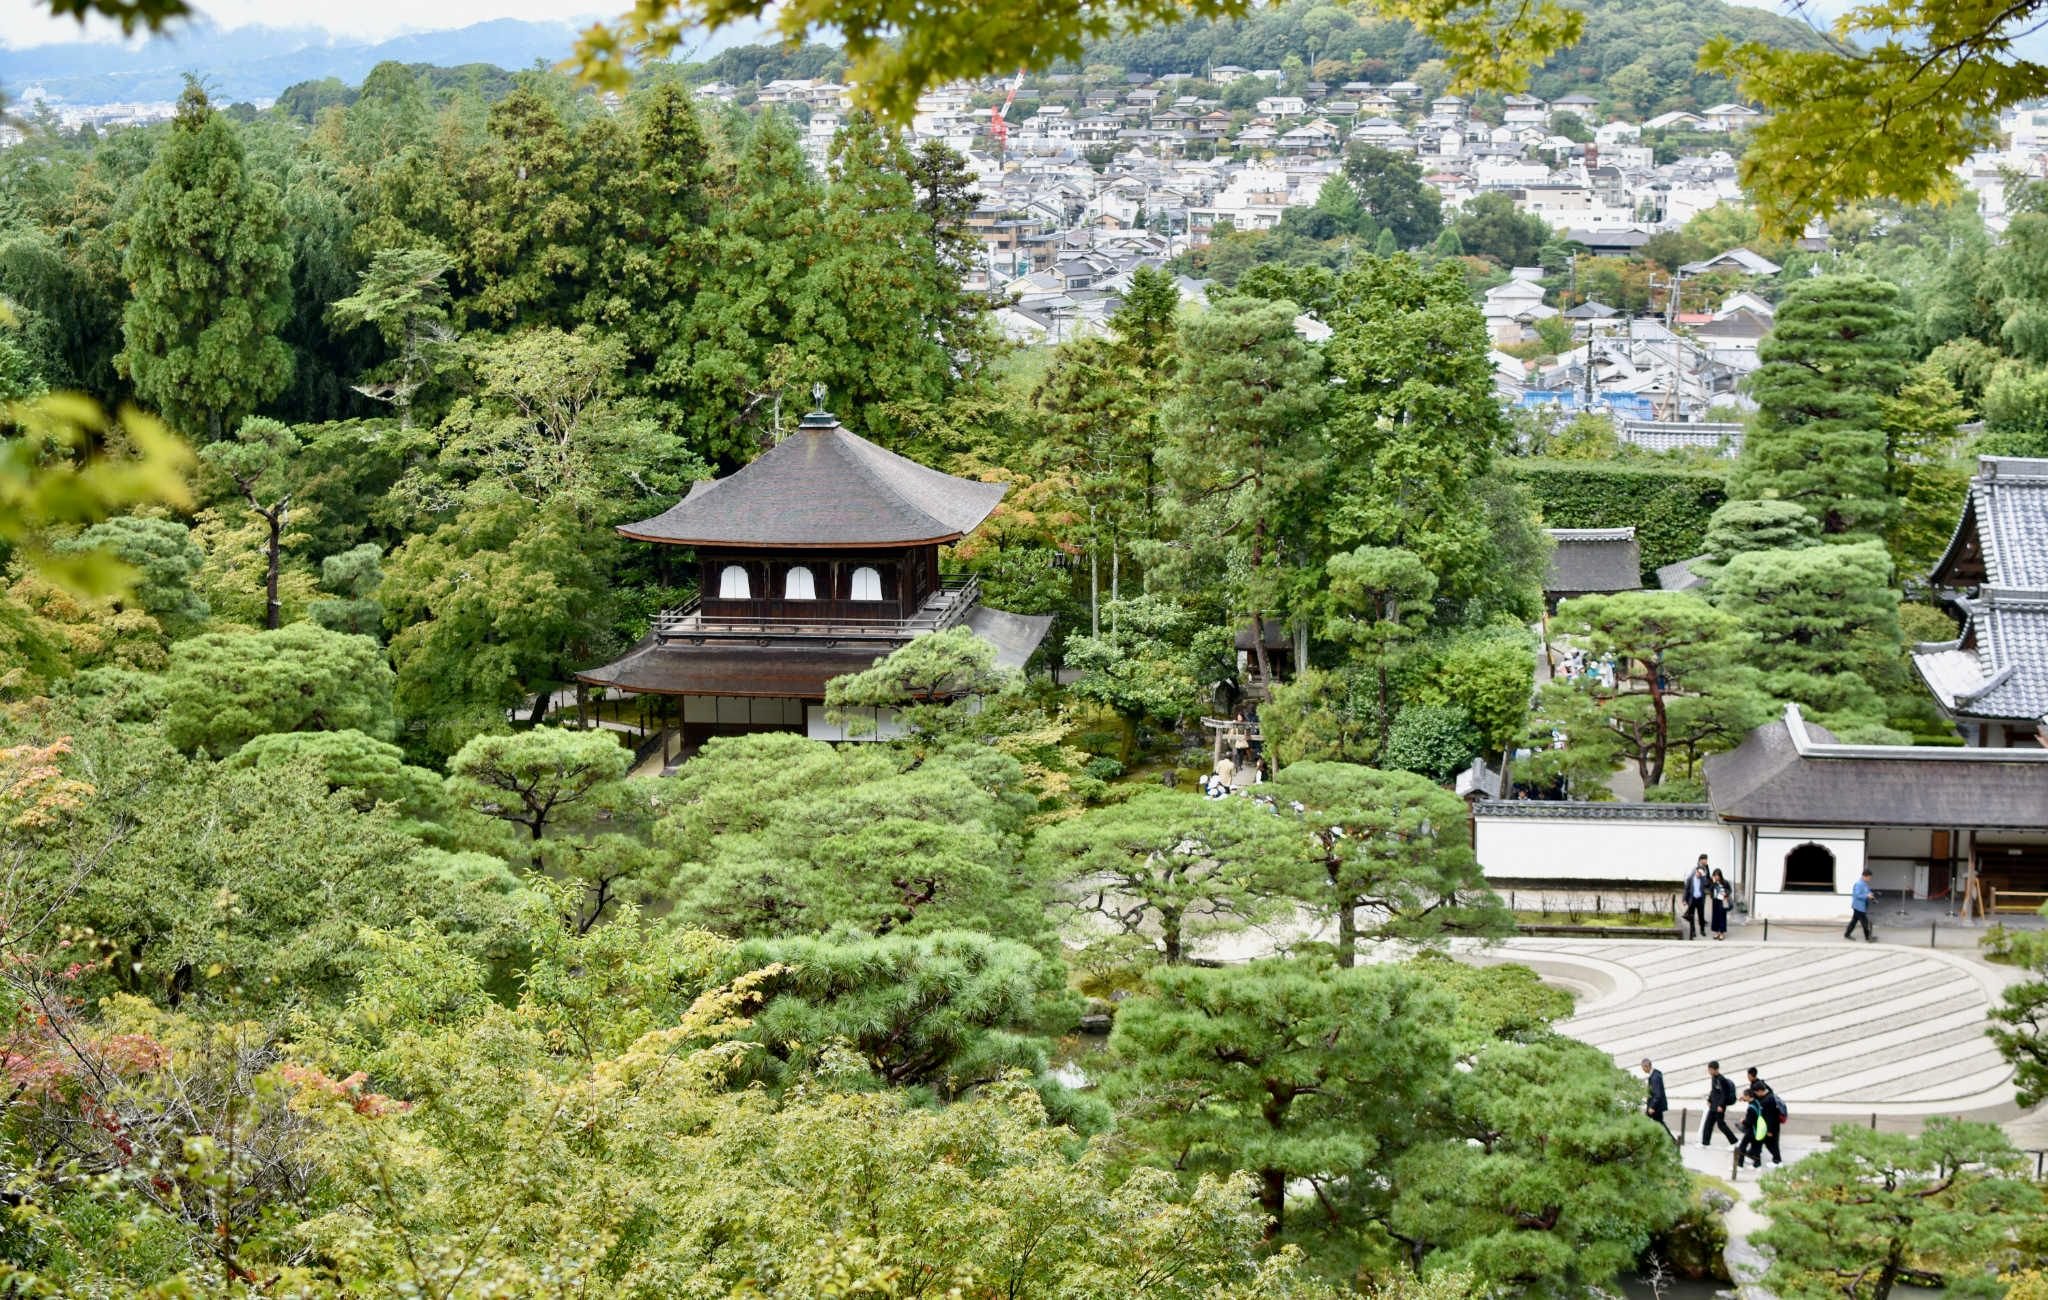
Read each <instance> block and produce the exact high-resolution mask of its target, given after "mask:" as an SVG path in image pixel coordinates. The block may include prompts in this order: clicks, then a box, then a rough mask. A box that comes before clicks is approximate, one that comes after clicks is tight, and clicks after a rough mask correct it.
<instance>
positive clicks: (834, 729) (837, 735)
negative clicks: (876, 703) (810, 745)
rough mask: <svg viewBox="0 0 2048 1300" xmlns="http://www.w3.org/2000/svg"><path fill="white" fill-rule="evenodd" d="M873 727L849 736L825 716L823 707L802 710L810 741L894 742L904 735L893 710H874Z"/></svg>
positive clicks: (809, 707) (845, 730) (805, 729)
mask: <svg viewBox="0 0 2048 1300" xmlns="http://www.w3.org/2000/svg"><path fill="white" fill-rule="evenodd" d="M875 719H876V721H875V725H874V726H872V727H870V728H868V729H867V730H865V731H862V732H859V733H857V734H853V735H849V734H848V733H847V729H846V728H845V727H843V726H841V725H839V724H838V723H836V722H833V721H832V720H831V719H830V718H828V717H826V716H825V706H824V705H822V704H812V705H808V706H806V707H805V710H804V734H805V735H806V736H809V737H810V738H811V739H812V740H831V741H842V740H894V739H896V737H898V736H901V735H904V734H906V733H905V731H904V728H903V724H902V723H900V722H898V721H897V720H896V711H895V710H894V709H877V710H875Z"/></svg>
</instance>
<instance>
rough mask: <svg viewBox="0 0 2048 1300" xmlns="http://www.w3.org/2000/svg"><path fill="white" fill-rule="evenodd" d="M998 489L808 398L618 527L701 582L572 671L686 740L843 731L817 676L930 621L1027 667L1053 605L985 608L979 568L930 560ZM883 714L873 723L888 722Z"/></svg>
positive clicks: (839, 671) (991, 504)
mask: <svg viewBox="0 0 2048 1300" xmlns="http://www.w3.org/2000/svg"><path fill="white" fill-rule="evenodd" d="M1005 491H1006V488H1005V487H1004V485H1002V484H1000V483H978V482H975V481H973V480H971V479H963V478H955V477H953V476H952V475H950V474H942V473H940V472H939V471H937V470H934V469H930V468H927V467H926V466H923V465H920V464H918V463H917V462H916V461H913V460H909V459H907V458H905V457H902V456H899V455H897V454H895V453H894V452H891V451H887V450H884V449H883V448H881V447H877V446H876V445H875V444H873V443H871V442H869V441H867V440H866V439H865V438H862V437H859V436H858V435H856V434H853V433H850V432H848V431H847V430H846V429H845V428H844V427H843V426H841V425H840V423H839V421H838V420H837V419H835V418H834V417H833V416H831V415H829V414H827V413H825V412H822V411H814V412H812V413H811V414H809V415H806V416H805V417H804V418H803V420H802V422H801V423H800V424H799V425H798V426H797V428H796V430H795V431H794V432H793V433H791V434H790V435H789V436H788V437H786V438H784V439H782V440H781V441H780V442H777V443H776V444H775V445H774V446H772V447H770V448H769V449H768V450H767V451H765V452H763V453H761V455H760V456H759V457H757V458H755V459H754V460H753V461H752V462H751V463H749V464H748V465H746V466H745V467H744V468H742V469H740V470H738V471H736V472H735V473H732V474H729V475H727V476H726V477H724V478H721V479H710V480H705V481H702V482H699V483H696V484H694V485H693V486H692V487H691V489H690V493H689V495H688V496H686V497H684V498H683V499H682V500H681V501H679V502H677V503H676V504H675V505H673V506H671V507H669V509H667V510H665V511H663V512H662V513H661V514H659V515H656V516H655V517H654V518H652V519H643V520H641V521H640V522H638V523H633V524H626V525H624V526H623V527H621V528H620V529H619V531H620V532H621V533H622V534H624V535H625V536H627V537H632V538H636V539H639V540H641V541H646V542H652V543H654V544H656V545H661V546H674V547H681V548H688V549H689V550H690V551H692V552H693V553H694V555H695V557H696V560H695V563H696V570H697V580H698V595H697V597H696V598H695V599H693V600H691V601H689V602H688V603H686V604H684V605H681V606H679V607H676V608H673V609H667V610H663V611H662V612H661V613H660V614H659V615H658V616H657V617H656V618H655V620H654V626H653V627H652V628H651V629H650V630H649V632H648V635H647V637H646V639H645V640H643V641H641V642H640V643H639V644H638V645H636V646H634V647H633V648H632V650H630V651H628V652H627V654H626V655H625V656H624V657H623V658H621V659H619V660H618V661H617V662H615V663H609V664H606V665H604V666H603V667H601V668H592V669H589V670H588V671H586V672H582V673H579V674H577V677H578V680H579V681H581V682H583V683H584V684H586V685H588V686H592V687H598V688H603V689H615V690H618V691H622V692H625V693H627V694H629V695H638V696H646V697H650V701H651V703H652V705H653V710H652V713H653V717H654V718H655V719H656V721H657V724H658V725H660V726H661V727H662V728H663V730H664V733H665V734H667V735H669V736H670V738H672V739H673V740H674V741H676V742H677V743H678V746H679V748H680V750H681V751H683V752H687V751H689V750H691V749H693V748H694V747H695V746H697V745H700V744H702V743H703V742H704V741H705V740H706V739H709V738H710V737H712V736H720V735H737V734H742V733H746V732H753V731H793V732H799V733H802V734H806V735H810V736H813V737H816V738H818V739H822V740H842V739H849V737H848V736H847V735H846V734H845V732H844V731H843V730H842V729H841V728H839V727H837V726H835V725H833V724H832V723H831V722H830V721H828V720H827V719H826V717H825V715H824V707H823V706H824V700H825V683H826V682H828V681H830V680H831V679H832V678H834V677H838V676H842V675H844V674H847V673H854V672H859V671H860V670H862V669H864V668H867V667H869V666H870V665H872V664H873V663H874V662H875V661H876V660H878V659H880V658H882V657H883V656H885V655H887V654H888V653H889V652H890V651H892V650H894V649H896V648H897V647H899V646H901V645H904V644H906V643H907V642H909V641H910V639H911V638H912V637H916V636H921V635H923V634H925V633H928V632H937V631H941V630H943V629H946V628H950V627H957V626H966V627H968V628H970V629H972V630H973V632H974V633H975V635H977V636H979V637H981V638H983V639H984V640H986V641H988V642H990V643H991V644H992V645H994V646H995V649H996V662H997V663H998V664H999V665H1000V666H1003V667H1010V668H1021V667H1023V665H1024V663H1025V661H1026V660H1027V659H1029V658H1030V657H1031V653H1032V651H1034V650H1036V649H1037V648H1038V643H1039V642H1040V641H1041V640H1043V639H1044V637H1045V633H1046V628H1047V627H1048V626H1049V625H1050V624H1051V622H1052V620H1051V618H1050V617H1049V616H1048V617H1026V616H1022V615H1017V614H1009V613H1005V612H1004V611H1002V610H997V609H990V608H988V607H986V606H984V605H982V604H981V603H980V592H979V588H978V585H977V583H976V581H975V579H973V578H971V577H952V576H948V575H945V574H942V573H941V572H940V569H939V548H940V547H941V546H944V545H946V544H948V543H951V542H956V541H959V540H960V539H961V538H963V537H965V536H967V535H968V534H969V533H971V532H973V531H974V530H975V528H977V527H979V526H980V524H981V522H982V520H984V519H986V518H987V517H988V515H989V512H990V511H991V510H994V509H995V507H996V503H997V502H998V501H1000V500H1002V497H1003V493H1004V492H1005ZM880 721H881V723H882V725H881V726H879V727H878V728H877V729H876V730H875V731H874V732H871V733H869V734H871V735H887V734H890V730H891V729H890V727H889V726H888V724H887V720H886V719H882V720H880ZM667 752H668V751H667V746H666V745H664V753H667Z"/></svg>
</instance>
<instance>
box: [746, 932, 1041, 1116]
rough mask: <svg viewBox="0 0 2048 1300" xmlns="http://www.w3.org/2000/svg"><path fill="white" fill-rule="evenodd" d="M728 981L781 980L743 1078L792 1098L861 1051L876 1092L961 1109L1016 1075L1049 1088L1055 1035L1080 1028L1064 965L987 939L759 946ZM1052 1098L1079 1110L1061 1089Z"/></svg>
mask: <svg viewBox="0 0 2048 1300" xmlns="http://www.w3.org/2000/svg"><path fill="white" fill-rule="evenodd" d="M725 971H726V972H727V973H728V974H729V975H731V976H734V977H737V976H738V975H742V974H744V973H746V972H748V971H765V972H772V973H770V974H767V975H765V976H764V977H763V978H762V979H761V980H760V981H759V982H758V983H757V984H756V985H755V989H756V996H757V997H758V998H759V1000H760V1009H759V1010H758V1011H756V1012H754V1014H753V1015H752V1016H751V1017H750V1021H751V1023H750V1024H749V1025H748V1026H747V1028H746V1030H745V1032H744V1034H743V1035H742V1037H743V1038H744V1039H745V1040H746V1041H749V1042H754V1043H759V1044H760V1045H761V1047H762V1049H763V1050H762V1051H761V1052H759V1053H756V1054H754V1055H753V1056H751V1057H749V1058H748V1059H746V1060H744V1061H742V1062H741V1070H742V1073H741V1074H740V1075H739V1076H738V1078H739V1079H740V1080H744V1079H747V1078H752V1077H759V1078H764V1079H766V1080H768V1081H769V1082H771V1083H774V1084H778V1085H783V1086H787V1085H789V1084H793V1083H798V1082H801V1081H802V1080H804V1079H805V1078H806V1077H807V1076H808V1075H809V1074H810V1073H811V1072H812V1071H813V1070H815V1069H818V1068H821V1067H823V1066H825V1065H827V1064H828V1058H829V1057H830V1056H831V1055H833V1054H836V1053H837V1052H839V1051H841V1050H843V1049H844V1048H851V1049H852V1050H853V1051H855V1052H857V1053H859V1054H860V1056H861V1057H862V1058H863V1059H864V1060H865V1061H866V1062H867V1067H868V1070H869V1071H870V1073H871V1076H872V1077H871V1080H870V1082H871V1083H872V1085H873V1086H875V1087H877V1088H912V1089H917V1090H920V1091H928V1092H929V1093H930V1094H931V1095H933V1096H935V1097H938V1098H940V1099H942V1100H945V1101H958V1100H959V1099H960V1098H962V1097H964V1096H966V1095H968V1094H969V1093H972V1092H974V1091H976V1090H978V1089H981V1088H986V1087H988V1086H989V1085H991V1084H995V1083H999V1082H1000V1081H1002V1080H1003V1079H1005V1078H1006V1077H1008V1076H1009V1074H1010V1072H1012V1071H1016V1070H1021V1071H1023V1072H1025V1073H1026V1074H1027V1075H1030V1076H1032V1077H1039V1076H1043V1075H1044V1074H1045V1072H1046V1068H1047V1053H1046V1039H1045V1035H1046V1034H1047V1033H1058V1032H1064V1031H1065V1030H1067V1029H1069V1028H1071V1027H1072V1024H1073V1020H1074V1017H1075V1016H1076V1015H1077V1014H1078V1012H1079V1000H1078V999H1077V998H1075V996H1074V995H1073V994H1071V993H1069V992H1068V991H1067V989H1066V972H1065V970H1064V969H1063V968H1062V966H1061V965H1060V963H1059V962H1058V961H1056V960H1054V959H1052V958H1050V957H1048V956H1046V955H1045V954H1044V953H1042V952H1039V951H1037V950H1036V949H1033V948H1029V947H1026V946H1025V945H1023V944H1020V943H1013V942H1010V941H1008V940H1004V939H992V938H990V937H988V936H987V935H981V934H969V933H947V932H942V933H938V934H928V935H920V936H915V937H912V936H905V935H885V936H883V937H881V938H877V939H863V940H858V941H850V942H842V941H835V940H830V939H773V940H771V939H757V940H752V941H749V942H747V943H743V944H740V945H739V946H738V947H737V948H735V949H734V950H733V952H732V955H731V956H730V957H729V958H728V959H727V961H726V964H725ZM841 1079H842V1082H850V1080H847V1079H846V1078H845V1076H844V1075H843V1074H842V1075H841ZM1041 1087H1042V1088H1043V1089H1044V1091H1046V1092H1047V1093H1048V1094H1049V1098H1048V1099H1049V1100H1055V1101H1058V1102H1061V1103H1066V1102H1068V1101H1069V1099H1067V1098H1065V1097H1064V1096H1062V1095H1061V1093H1060V1090H1059V1089H1058V1087H1057V1085H1052V1084H1050V1083H1049V1082H1047V1083H1042V1084H1041Z"/></svg>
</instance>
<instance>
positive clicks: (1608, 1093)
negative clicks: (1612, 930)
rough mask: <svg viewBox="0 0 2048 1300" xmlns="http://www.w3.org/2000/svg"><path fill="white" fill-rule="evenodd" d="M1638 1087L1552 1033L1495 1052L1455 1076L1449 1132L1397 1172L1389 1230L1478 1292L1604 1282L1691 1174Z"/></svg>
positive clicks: (1681, 1197)
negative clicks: (1461, 1273) (1450, 1137)
mask: <svg viewBox="0 0 2048 1300" xmlns="http://www.w3.org/2000/svg"><path fill="white" fill-rule="evenodd" d="M1641 1094H1642V1085H1641V1084H1640V1083H1639V1082H1638V1081H1636V1080H1634V1079H1631V1078H1630V1077H1629V1076H1628V1075H1627V1074H1626V1073H1625V1072H1623V1071H1621V1070H1619V1069H1616V1068H1615V1066H1614V1065H1613V1063H1612V1062H1610V1061H1609V1060H1608V1059H1607V1057H1606V1055H1605V1054H1604V1053H1602V1052H1600V1051H1598V1050H1597V1049H1595V1048H1593V1047H1589V1046H1587V1045H1586V1044H1584V1043H1575V1042H1572V1041H1570V1040H1568V1039H1564V1038H1561V1037H1553V1038H1548V1039H1546V1040H1544V1041H1541V1042H1537V1043H1532V1044H1528V1045H1520V1044H1511V1043H1494V1044H1490V1045H1487V1046H1485V1047H1481V1048H1480V1049H1479V1050H1478V1051H1477V1052H1476V1053H1475V1054H1474V1056H1473V1057H1472V1060H1471V1068H1470V1070H1469V1071H1466V1072H1460V1073H1458V1074H1455V1075H1453V1076H1452V1082H1451V1084H1450V1096H1449V1098H1448V1101H1447V1110H1448V1111H1449V1123H1448V1127H1449V1130H1450V1132H1451V1133H1452V1134H1454V1135H1457V1136H1459V1137H1461V1138H1463V1139H1466V1140H1460V1141H1450V1142H1442V1143H1435V1144H1432V1145H1430V1146H1428V1147H1426V1148H1424V1149H1422V1150H1419V1151H1416V1152H1413V1153H1411V1154H1409V1155H1407V1156H1405V1157H1403V1158H1402V1159H1401V1160H1399V1161H1398V1162H1396V1164H1395V1165H1394V1172H1393V1181H1394V1185H1395V1188H1396V1198H1395V1201H1394V1206H1393V1213H1392V1216H1391V1219H1390V1230H1391V1231H1392V1232H1393V1233H1394V1234H1395V1235H1396V1236H1397V1237H1398V1238H1400V1239H1401V1240H1403V1241H1411V1242H1414V1243H1416V1247H1417V1249H1419V1250H1421V1251H1424V1252H1427V1253H1428V1258H1429V1261H1430V1266H1431V1267H1432V1268H1456V1269H1462V1270H1465V1271H1468V1272H1470V1273H1471V1275H1472V1276H1473V1277H1474V1279H1475V1280H1477V1281H1479V1282H1480V1283H1481V1284H1484V1285H1491V1286H1495V1287H1500V1288H1531V1289H1536V1288H1558V1289H1567V1288H1570V1287H1572V1286H1583V1285H1589V1284H1590V1285H1601V1284H1603V1283H1604V1282H1606V1281H1608V1280H1610V1279H1612V1278H1614V1277H1615V1276H1616V1275H1618V1274H1621V1273H1623V1272H1625V1271H1627V1270H1629V1269H1631V1268H1632V1267H1633V1266H1634V1264H1635V1262H1636V1260H1637V1258H1638V1257H1639V1256H1640V1255H1641V1254H1642V1252H1643V1250H1644V1249H1645V1248H1646V1247H1647V1246H1648V1245H1649V1244H1650V1241H1651V1238H1652V1237H1653V1236H1654V1235H1655V1234H1656V1233H1657V1232H1659V1231H1661V1230H1662V1229H1663V1228H1665V1227H1666V1226H1668V1225H1669V1224H1670V1223H1671V1222H1672V1221H1674V1220H1675V1219H1677V1217H1678V1216H1679V1214H1680V1213H1681V1212H1682V1210H1683V1208H1684V1205H1685V1200H1686V1191H1687V1183H1686V1174H1685V1171H1684V1169H1683V1167H1682V1166H1681V1165H1680V1164H1679V1162H1678V1160H1677V1159H1676V1157H1675V1155H1674V1152H1673V1149H1672V1145H1671V1138H1670V1136H1669V1135H1668V1134H1667V1133H1665V1132H1664V1131H1663V1130H1662V1129H1661V1128H1660V1127H1659V1126H1658V1125H1656V1124H1654V1123H1652V1122H1650V1121H1649V1120H1648V1119H1646V1118H1644V1116H1643V1115H1642V1113H1641V1111H1640V1110H1639V1105H1640V1103H1641V1099H1642V1098H1641Z"/></svg>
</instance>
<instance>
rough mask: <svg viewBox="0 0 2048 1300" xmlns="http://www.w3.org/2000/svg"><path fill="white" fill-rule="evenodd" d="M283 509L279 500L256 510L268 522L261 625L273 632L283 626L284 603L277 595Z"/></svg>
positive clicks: (281, 564)
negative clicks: (264, 508)
mask: <svg viewBox="0 0 2048 1300" xmlns="http://www.w3.org/2000/svg"><path fill="white" fill-rule="evenodd" d="M284 509H285V503H284V502H282V501H280V502H278V503H277V505H276V506H274V507H272V508H271V509H269V510H260V511H258V513H260V514H261V515H262V516H263V518H264V519H265V521H267V522H268V523H269V524H270V545H269V547H268V549H267V550H266V552H265V554H266V557H267V566H266V571H265V573H264V575H263V596H264V605H263V626H264V627H266V628H268V629H270V630H271V631H273V632H275V631H277V629H279V628H280V627H283V626H284V604H283V602H282V601H280V600H279V599H278V596H277V576H278V570H279V569H280V568H281V567H282V566H283V554H282V546H283V538H284Z"/></svg>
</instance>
